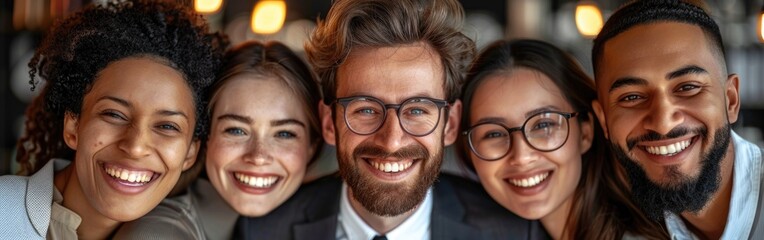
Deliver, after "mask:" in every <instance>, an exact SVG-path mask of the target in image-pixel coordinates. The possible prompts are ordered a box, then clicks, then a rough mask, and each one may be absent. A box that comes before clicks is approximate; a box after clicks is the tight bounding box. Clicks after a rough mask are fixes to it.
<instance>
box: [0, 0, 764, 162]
mask: <svg viewBox="0 0 764 240" xmlns="http://www.w3.org/2000/svg"><path fill="white" fill-rule="evenodd" d="M104 2H105V1H103V0H3V1H0V109H2V110H0V175H2V174H8V173H14V172H15V171H16V168H15V166H14V164H13V163H14V162H15V156H14V151H15V144H16V140H17V139H18V138H19V136H20V135H21V134H22V132H23V121H24V118H23V114H24V110H25V109H26V105H27V103H29V102H30V101H31V99H32V98H33V97H34V96H35V95H36V94H37V92H31V91H30V86H29V84H28V81H29V76H28V71H29V69H28V67H27V63H28V62H29V60H30V59H31V57H32V55H33V53H34V49H35V47H36V46H37V44H38V43H39V41H40V40H41V38H42V37H43V36H44V34H45V33H46V31H47V29H48V28H49V27H50V25H51V23H53V22H54V21H56V20H57V19H60V18H62V17H66V16H68V15H69V14H71V13H72V12H74V11H77V10H79V9H81V8H82V7H83V6H86V5H87V4H103V3H104ZM179 2H181V3H182V4H186V5H188V6H192V7H194V8H195V9H196V11H197V12H200V13H202V14H204V15H206V17H207V20H208V22H209V24H210V25H211V27H212V29H214V30H218V31H223V32H225V33H226V34H227V35H228V36H229V37H230V39H231V41H232V43H233V44H236V43H239V42H242V41H246V40H250V39H257V40H263V41H267V40H277V41H281V42H284V43H285V44H286V45H287V46H289V47H291V48H292V49H293V50H295V51H296V52H298V53H302V52H303V50H302V49H303V42H304V41H305V40H306V39H307V37H308V34H309V33H310V32H311V30H312V29H313V28H314V27H315V23H316V19H318V18H323V17H324V16H326V13H327V11H328V10H329V7H330V6H331V3H332V1H331V0H180V1H179ZM461 2H462V5H463V6H464V8H465V11H466V14H467V15H466V16H467V17H466V22H465V29H464V32H465V34H467V35H468V36H469V37H471V38H473V39H474V40H475V41H476V42H477V46H478V48H482V47H483V46H485V45H486V44H488V43H490V42H492V41H494V40H498V39H503V38H507V39H511V38H535V39H542V40H545V41H549V42H551V43H554V44H555V45H557V46H559V47H560V48H562V49H564V50H566V51H568V52H569V53H571V54H572V55H573V56H575V57H576V58H577V59H578V61H579V62H580V63H581V65H582V66H583V68H584V69H585V70H586V71H587V72H589V74H591V72H592V70H591V60H590V54H591V53H590V52H591V47H592V43H591V38H592V37H593V36H595V35H596V34H597V33H598V32H599V29H600V28H601V26H602V23H603V20H607V17H608V16H609V15H610V14H611V13H612V12H613V11H614V10H615V9H616V8H618V6H620V5H621V4H623V3H624V2H626V1H623V0H607V1H605V0H594V1H576V0H461ZM705 5H706V8H707V9H708V11H709V12H710V14H711V15H712V16H713V17H714V19H715V20H716V22H717V23H718V24H719V26H720V28H721V30H722V36H723V39H724V43H725V49H726V51H727V64H728V69H729V72H730V73H737V74H739V75H740V79H741V81H740V96H741V100H742V105H741V110H740V111H741V116H740V119H739V120H738V122H737V123H736V124H735V125H734V129H735V130H736V131H737V133H739V134H740V135H742V136H743V137H744V138H746V139H749V140H752V141H754V142H756V143H758V144H759V145H760V146H764V140H762V130H764V33H762V30H763V29H764V27H763V26H762V21H763V20H762V14H763V13H764V0H711V1H706V2H705ZM323 155H324V157H323V160H322V161H320V162H319V164H318V165H317V166H315V167H314V169H312V171H313V172H314V173H319V174H320V173H322V172H328V171H333V169H336V162H335V160H334V151H333V149H332V148H331V147H328V148H327V149H326V151H324V153H323ZM446 158H447V159H446V163H445V166H444V168H446V169H451V170H455V171H458V166H457V164H456V162H455V161H454V154H453V151H452V149H449V151H448V152H447V155H446Z"/></svg>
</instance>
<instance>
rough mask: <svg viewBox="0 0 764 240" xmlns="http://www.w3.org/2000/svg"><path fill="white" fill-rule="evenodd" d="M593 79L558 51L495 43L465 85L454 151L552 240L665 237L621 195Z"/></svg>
mask: <svg viewBox="0 0 764 240" xmlns="http://www.w3.org/2000/svg"><path fill="white" fill-rule="evenodd" d="M595 98H596V92H595V90H594V82H593V81H592V80H591V79H590V78H589V77H588V76H586V74H585V73H584V72H583V71H582V70H581V68H580V67H579V66H578V64H577V63H576V61H575V60H574V59H573V58H572V57H570V56H569V55H567V54H566V53H564V52H563V51H562V50H560V49H558V48H556V47H554V46H552V45H550V44H548V43H545V42H541V41H536V40H515V41H499V42H496V43H494V44H493V45H491V46H489V47H487V48H486V50H485V51H484V52H483V53H482V54H481V55H480V56H479V57H478V58H477V60H476V61H475V62H474V63H473V65H472V68H471V70H470V72H469V75H468V76H467V83H466V84H465V85H464V89H463V93H462V102H463V104H464V112H463V114H462V121H461V123H462V125H461V128H462V129H463V130H464V131H463V132H462V134H461V135H460V138H461V139H460V141H459V143H460V147H461V148H459V151H460V152H461V155H462V157H463V160H464V163H465V164H466V165H467V166H468V168H469V169H470V170H473V171H475V172H476V173H477V175H478V177H479V179H480V183H481V184H482V185H483V187H484V188H485V189H486V191H487V192H488V193H489V194H490V195H491V197H493V199H494V200H496V201H497V202H498V203H499V204H501V205H502V206H504V207H505V208H507V209H508V210H510V211H512V212H514V213H515V214H517V215H519V216H521V217H523V218H526V219H532V220H540V222H541V224H542V225H543V226H544V228H545V229H546V231H547V233H548V234H549V235H550V237H552V238H553V239H621V238H624V236H626V237H627V238H628V237H630V236H633V235H640V236H645V237H648V238H650V239H654V238H664V235H662V234H661V232H662V230H661V229H660V227H659V226H657V225H656V224H655V223H652V222H650V221H649V220H648V219H647V218H646V217H645V216H643V215H641V214H640V213H639V212H638V211H637V210H636V208H635V205H634V204H633V203H632V202H631V201H630V199H628V194H626V192H625V191H626V190H625V189H627V188H626V187H625V186H626V185H625V183H624V181H623V178H622V176H623V175H622V171H621V170H620V169H616V168H615V166H614V164H613V163H612V161H611V160H610V159H609V158H608V156H609V155H608V154H609V152H608V151H607V145H606V144H605V141H604V140H605V137H604V134H603V132H602V130H601V129H600V128H599V123H598V122H597V119H596V118H594V117H593V116H594V115H593V111H592V108H591V102H592V100H594V99H595Z"/></svg>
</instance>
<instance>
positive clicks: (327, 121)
mask: <svg viewBox="0 0 764 240" xmlns="http://www.w3.org/2000/svg"><path fill="white" fill-rule="evenodd" d="M318 115H319V117H320V118H321V133H322V134H323V135H324V142H326V144H329V145H332V146H334V145H336V142H335V140H336V138H334V137H335V134H336V132H335V131H336V129H334V116H332V107H331V106H329V105H326V104H324V101H319V102H318Z"/></svg>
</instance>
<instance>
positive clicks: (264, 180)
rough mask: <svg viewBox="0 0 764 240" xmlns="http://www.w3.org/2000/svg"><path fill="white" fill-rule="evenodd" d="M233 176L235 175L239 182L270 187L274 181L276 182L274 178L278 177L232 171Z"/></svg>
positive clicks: (257, 186)
mask: <svg viewBox="0 0 764 240" xmlns="http://www.w3.org/2000/svg"><path fill="white" fill-rule="evenodd" d="M233 176H234V177H236V180H239V182H241V183H244V184H247V185H249V186H250V187H256V188H268V187H271V186H272V185H273V184H274V183H276V180H279V177H276V176H268V177H255V176H249V175H245V174H241V173H234V174H233Z"/></svg>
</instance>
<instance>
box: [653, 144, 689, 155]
mask: <svg viewBox="0 0 764 240" xmlns="http://www.w3.org/2000/svg"><path fill="white" fill-rule="evenodd" d="M688 146H690V140H685V141H680V142H676V143H673V144H669V145H666V146H656V147H645V149H646V150H647V152H649V153H651V154H655V155H665V156H673V155H676V154H678V153H680V152H682V151H683V150H684V149H686V148H687V147H688Z"/></svg>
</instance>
